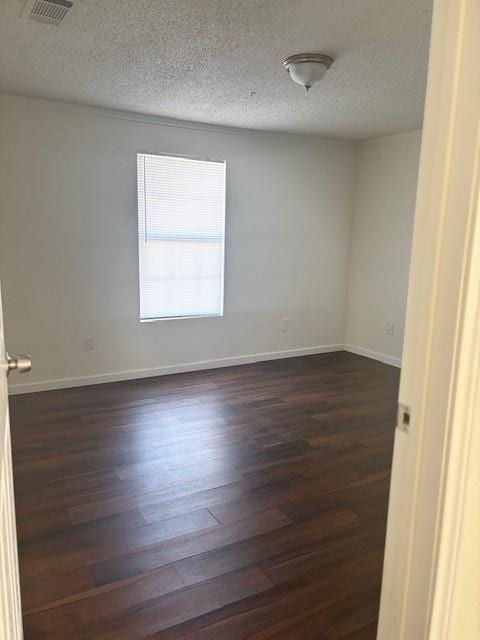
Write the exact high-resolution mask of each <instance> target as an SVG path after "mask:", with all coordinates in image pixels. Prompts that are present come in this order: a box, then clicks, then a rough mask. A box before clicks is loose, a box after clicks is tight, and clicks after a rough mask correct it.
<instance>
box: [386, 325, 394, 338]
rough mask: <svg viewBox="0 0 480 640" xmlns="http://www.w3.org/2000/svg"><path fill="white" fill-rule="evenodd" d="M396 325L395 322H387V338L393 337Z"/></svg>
mask: <svg viewBox="0 0 480 640" xmlns="http://www.w3.org/2000/svg"><path fill="white" fill-rule="evenodd" d="M394 330H395V325H394V324H393V322H387V336H393V332H394Z"/></svg>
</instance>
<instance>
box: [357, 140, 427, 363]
mask: <svg viewBox="0 0 480 640" xmlns="http://www.w3.org/2000/svg"><path fill="white" fill-rule="evenodd" d="M420 140H421V132H420V131H412V132H409V133H403V134H399V135H395V136H388V137H384V138H377V139H375V140H369V141H366V142H362V143H360V144H359V146H358V149H357V159H356V162H357V171H356V180H355V193H354V213H353V230H352V240H351V249H350V269H349V271H350V273H349V287H348V305H347V328H346V337H345V343H346V348H347V349H348V350H351V351H354V352H357V353H360V354H363V355H368V356H370V357H375V358H377V359H380V360H383V361H385V362H389V363H390V364H396V365H399V364H400V358H401V355H402V344H403V333H404V318H405V305H406V298H407V287H408V272H409V264H410V249H411V241H412V231H413V217H414V212H415V196H416V187H417V173H418V162H419V155H420ZM388 324H393V325H394V329H393V335H388V334H387V325H388Z"/></svg>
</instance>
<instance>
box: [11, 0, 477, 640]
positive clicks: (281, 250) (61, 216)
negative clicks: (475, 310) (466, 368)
mask: <svg viewBox="0 0 480 640" xmlns="http://www.w3.org/2000/svg"><path fill="white" fill-rule="evenodd" d="M442 2H443V0H439V4H442ZM462 2H463V0H462ZM439 12H440V9H439ZM439 15H440V13H439ZM464 22H465V20H464ZM450 23H451V24H453V22H452V21H450ZM438 24H440V19H439V20H438ZM462 24H463V23H462ZM431 29H432V1H431V0H407V1H402V2H401V1H400V0H388V1H385V0H360V1H358V2H351V1H346V0H298V1H296V2H289V1H287V0H265V1H262V2H259V1H253V0H248V1H246V2H230V1H227V0H226V1H219V0H196V1H194V0H175V1H171V0H141V1H138V2H128V1H127V0H101V1H100V0H22V1H21V2H19V1H18V0H4V2H2V3H1V6H0V56H1V64H0V281H1V302H2V309H3V322H4V324H3V325H1V328H2V331H1V332H0V333H1V336H0V340H1V342H2V344H1V345H0V351H1V354H0V355H1V357H2V363H4V364H5V366H3V368H2V392H1V393H0V400H1V402H2V423H1V424H2V430H1V436H2V442H1V443H0V453H1V454H2V458H1V462H2V507H1V509H2V536H3V538H2V539H3V540H4V542H3V543H2V545H3V546H2V549H3V550H2V552H1V554H0V555H2V554H3V555H2V573H3V578H2V591H3V592H4V594H5V596H4V600H3V604H2V608H3V613H2V620H3V623H2V624H3V625H4V626H3V627H2V629H3V630H4V631H3V633H4V636H2V640H3V638H5V640H20V638H25V640H87V639H88V640H110V639H115V640H144V639H149V640H266V639H272V640H375V638H377V629H378V628H379V627H378V620H379V611H380V602H381V589H382V574H383V572H384V554H385V541H386V532H387V512H388V505H389V491H390V483H391V476H392V455H393V447H394V438H396V437H401V436H405V434H408V432H409V429H410V427H411V423H410V411H411V409H412V407H413V404H412V405H410V404H409V402H404V401H403V400H401V402H400V409H399V406H398V403H399V381H400V376H401V371H402V350H403V346H404V334H405V325H406V320H405V318H406V309H407V295H409V277H410V276H409V274H410V264H411V256H412V246H413V245H412V238H413V236H414V233H413V232H414V217H415V215H416V213H415V212H416V201H417V185H418V176H419V164H420V157H421V154H420V150H421V146H422V154H423V153H424V150H423V146H424V144H425V148H426V149H427V147H428V149H427V150H426V151H425V158H427V152H428V150H429V149H430V147H429V146H428V144H427V143H426V142H425V138H424V141H423V142H422V128H424V106H425V97H426V95H427V75H428V78H429V82H428V86H429V87H430V72H429V51H430V40H431ZM438 34H439V35H438V39H439V40H440V36H441V30H440V27H438ZM452 46H453V45H452ZM439 49H440V48H439ZM432 50H433V49H432ZM434 51H437V49H434ZM439 66H440V64H439V63H438V64H437V67H436V68H438V67H439ZM446 76H448V74H446ZM436 86H437V85H436V84H435V77H433V79H432V88H431V91H432V96H433V95H434V93H433V92H434V91H435V90H436ZM429 90H430V89H429ZM431 102H432V104H433V102H434V98H433V97H432V100H431ZM431 112H432V113H433V112H434V109H433V107H432V109H431ZM427 113H428V111H427ZM431 128H432V129H433V125H432V127H431ZM437 128H438V129H441V127H440V126H439V127H437ZM424 136H425V133H424ZM429 139H433V134H432V136H430V138H428V140H429ZM428 140H427V142H428ZM440 155H441V154H438V156H437V157H440ZM422 159H423V156H422ZM427 160H428V158H427ZM424 164H425V167H426V169H425V171H426V170H427V169H428V166H427V161H426V160H425V163H424ZM420 175H421V174H420ZM425 175H426V174H425ZM427 182H428V180H427V179H426V178H425V180H424V183H425V184H426V183H427ZM420 200H421V199H420ZM426 260H428V256H427V257H426ZM432 281H433V279H432ZM412 313H413V311H412ZM440 315H441V314H440ZM412 317H413V316H412ZM412 325H413V322H412ZM419 326H420V325H419ZM3 334H4V335H3ZM3 340H4V341H5V346H3ZM412 344H413V342H412V341H410V349H409V351H408V353H414V352H415V349H414V347H413V346H412ZM422 344H423V343H422ZM6 351H8V353H10V355H8V354H6ZM416 353H420V352H419V351H418V350H417V352H416ZM4 354H6V355H5V360H3V357H4ZM20 354H25V355H20ZM403 362H405V358H404V360H403ZM409 362H410V370H412V369H414V368H415V367H414V366H413V360H412V359H410V360H409ZM7 374H9V375H8V381H7ZM402 375H403V373H402ZM405 388H406V386H405ZM404 395H405V394H404ZM407 405H408V406H407ZM416 415H417V414H414V413H413V409H412V416H413V417H412V420H414V419H416V418H415V416H416ZM396 426H397V429H395V427H396ZM396 432H397V433H398V432H400V435H397V436H396V435H395V433H396ZM399 482H400V480H399ZM389 518H390V516H389ZM393 529H394V528H392V531H393ZM392 535H393V534H392ZM392 541H393V538H392ZM392 544H393V542H392ZM17 550H18V561H17ZM387 566H388V563H386V564H385V567H387ZM17 567H18V569H17ZM385 571H387V568H385ZM385 575H386V574H385ZM385 579H386V578H385ZM383 597H384V596H383V595H382V607H383ZM387 600H388V598H387ZM386 606H388V602H387V604H386ZM385 611H386V610H385ZM382 615H383V614H382ZM385 616H387V613H385ZM385 620H386V617H385ZM1 633H2V632H1V631H0V634H1ZM378 637H379V638H380V639H381V640H397V638H400V635H398V636H397V635H395V634H393V633H392V634H391V635H387V634H385V632H383V633H382V635H379V636H378ZM401 637H402V638H403V637H404V636H401ZM424 637H425V638H426V637H427V636H423V635H422V636H420V635H418V636H415V637H414V635H410V636H409V638H408V640H422V639H423V638H424ZM428 637H429V638H430V636H428ZM441 637H442V638H443V637H444V636H441ZM465 637H466V636H465ZM405 638H406V636H405ZM431 638H432V640H437V639H440V635H438V636H436V637H435V639H434V636H431ZM445 638H446V636H445ZM457 640H463V638H462V637H461V636H460V635H458V636H457Z"/></svg>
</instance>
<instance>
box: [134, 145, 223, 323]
mask: <svg viewBox="0 0 480 640" xmlns="http://www.w3.org/2000/svg"><path fill="white" fill-rule="evenodd" d="M137 176H138V249H139V271H140V319H141V320H154V319H157V318H180V317H189V316H214V315H215V316H221V315H223V262H224V245H225V163H224V162H213V161H210V160H194V159H191V158H182V157H173V156H166V155H150V154H144V153H139V154H137Z"/></svg>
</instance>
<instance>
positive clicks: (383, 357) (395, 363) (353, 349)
mask: <svg viewBox="0 0 480 640" xmlns="http://www.w3.org/2000/svg"><path fill="white" fill-rule="evenodd" d="M344 348H345V351H348V352H349V353H355V354H357V356H364V357H365V358H371V359H372V360H378V361H379V362H384V363H385V364H390V365H391V366H392V367H398V368H399V369H400V368H401V366H402V359H401V358H396V357H395V356H389V355H387V354H386V353H378V351H372V350H371V349H365V348H364V347H357V346H355V345H353V344H346V345H345V347H344Z"/></svg>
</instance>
